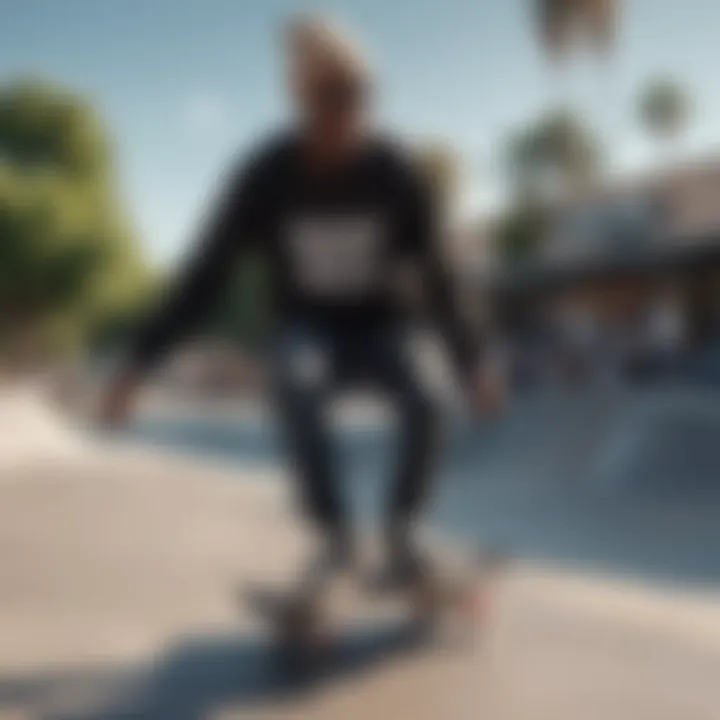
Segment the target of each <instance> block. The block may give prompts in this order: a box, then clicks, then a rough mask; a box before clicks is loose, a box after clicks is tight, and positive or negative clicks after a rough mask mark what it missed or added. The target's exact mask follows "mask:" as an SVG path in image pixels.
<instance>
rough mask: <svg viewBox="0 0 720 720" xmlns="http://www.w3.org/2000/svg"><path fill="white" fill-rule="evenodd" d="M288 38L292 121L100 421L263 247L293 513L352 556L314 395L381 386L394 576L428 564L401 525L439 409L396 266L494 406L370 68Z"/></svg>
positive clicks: (316, 31) (325, 43)
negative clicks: (380, 109)
mask: <svg viewBox="0 0 720 720" xmlns="http://www.w3.org/2000/svg"><path fill="white" fill-rule="evenodd" d="M286 47H287V55H288V59H289V69H290V72H289V76H290V83H289V85H290V88H291V91H292V98H293V100H294V105H295V108H296V110H297V117H296V120H295V122H294V124H293V125H292V127H291V128H290V129H288V130H285V131H283V132H281V133H279V134H278V135H276V136H273V137H272V138H271V139H270V140H269V141H268V142H266V143H265V144H264V145H263V146H262V147H261V148H260V149H259V150H257V151H256V152H255V154H254V155H253V157H252V158H250V160H248V161H246V162H244V163H241V166H240V168H239V170H236V171H235V172H234V176H233V177H232V178H231V180H230V182H229V187H228V188H227V191H226V192H225V193H224V195H223V198H222V199H221V201H220V203H219V207H218V208H217V209H216V210H215V212H214V213H213V215H212V217H211V222H210V223H209V225H208V226H207V228H206V229H205V232H204V235H203V237H202V239H201V241H200V243H199V249H198V251H197V252H196V253H195V255H194V256H193V257H192V258H191V260H190V261H189V262H188V264H187V267H186V269H185V271H184V272H183V273H181V277H180V279H179V280H178V282H177V283H176V285H175V288H174V290H173V291H172V292H171V293H170V296H169V298H168V300H167V302H166V303H165V304H164V306H163V308H162V309H161V311H160V312H159V313H158V314H157V315H156V316H155V317H153V318H152V319H151V320H150V322H149V323H148V324H147V326H146V327H145V328H144V329H143V330H142V332H140V333H139V336H138V338H137V340H136V342H135V343H134V344H133V346H132V348H131V352H130V353H129V359H128V361H127V362H126V363H125V364H124V367H123V369H122V371H121V372H120V373H119V375H117V376H116V377H115V379H114V380H113V382H112V383H111V385H110V387H109V390H108V391H107V393H106V395H105V400H104V403H103V414H104V417H105V419H106V420H107V421H108V422H111V423H112V422H115V423H117V422H121V421H123V420H124V419H125V418H126V417H127V415H128V412H129V408H130V404H131V401H132V398H133V397H134V395H135V392H136V390H137V388H138V386H139V384H140V382H141V380H142V378H143V376H144V375H145V374H146V373H147V372H148V370H149V369H150V368H151V367H152V366H153V365H154V364H155V363H157V362H158V361H159V359H160V358H161V356H162V355H163V354H164V353H165V352H166V351H167V350H168V349H169V348H170V346H171V345H172V343H173V342H175V341H176V340H177V339H178V338H179V337H180V336H181V335H182V334H183V333H185V332H187V331H188V330H189V329H190V328H191V327H192V326H193V324H195V323H197V322H198V321H199V320H200V319H201V318H202V317H203V316H204V315H205V314H206V313H207V312H208V310H209V308H210V307H211V305H212V303H213V301H214V300H215V299H216V297H217V295H218V293H219V291H220V290H221V288H223V287H224V286H226V284H227V283H228V282H230V281H231V278H232V276H233V272H232V271H233V268H235V267H236V265H237V263H236V260H237V259H238V258H241V257H242V256H243V255H244V254H245V253H247V252H248V251H250V250H258V251H260V252H263V253H264V254H265V256H266V257H267V259H268V262H269V266H270V274H271V281H272V288H273V291H272V297H273V306H274V313H273V315H274V317H275V322H274V324H273V327H274V340H275V342H274V347H275V351H274V352H273V353H272V361H271V363H270V365H271V367H272V382H271V385H272V388H273V390H272V394H273V398H274V400H275V402H276V405H277V408H278V414H279V418H280V422H281V425H282V428H283V430H284V434H285V437H286V438H287V442H288V446H289V450H290V453H291V458H292V461H293V465H294V468H295V470H296V471H297V477H298V487H299V490H300V495H301V499H302V501H303V506H304V508H305V510H306V512H307V514H308V516H309V517H310V518H311V519H312V521H313V522H314V524H315V525H316V526H317V528H318V529H319V530H320V534H321V536H322V537H323V538H324V540H325V542H324V543H323V545H324V547H325V548H326V553H325V554H326V559H328V558H329V565H330V566H331V567H334V568H337V567H345V566H347V565H348V564H349V563H351V562H352V561H353V558H354V554H355V548H354V547H353V539H352V531H351V529H350V523H349V519H348V517H347V508H346V507H345V506H344V504H343V502H342V497H341V493H340V489H339V487H338V483H337V482H336V478H335V475H334V472H333V468H332V466H331V465H332V464H331V459H330V448H329V438H328V432H327V428H326V426H325V420H324V410H325V408H326V406H327V402H328V401H329V399H330V398H331V397H332V396H333V395H334V394H335V393H336V392H337V391H339V390H341V389H343V388H345V387H348V386H350V385H352V384H354V383H358V382H360V383H370V384H373V385H374V386H376V387H378V388H379V389H381V390H383V391H384V392H385V393H387V395H388V397H389V399H390V400H391V401H392V403H393V404H394V406H395V408H396V409H397V414H398V416H399V424H400V427H401V433H400V434H401V440H400V443H401V447H400V448H399V463H398V467H397V475H396V477H395V478H394V481H393V484H392V487H391V492H390V497H389V504H388V515H387V521H386V523H385V525H386V527H385V536H386V540H387V553H386V555H387V560H388V562H387V573H386V577H388V578H392V581H393V582H394V583H395V584H396V585H397V584H403V583H407V582H411V581H413V579H417V578H418V577H420V576H421V574H422V572H423V566H424V564H425V563H424V561H423V559H422V558H421V556H420V552H419V550H418V548H417V547H416V545H417V543H416V542H415V540H414V538H413V534H414V533H413V527H414V524H415V519H416V517H417V515H418V513H419V512H420V511H421V509H422V507H423V501H424V499H425V498H426V496H427V493H428V489H429V485H430V480H431V476H432V471H433V454H434V453H433V447H434V444H435V437H436V430H437V412H436V409H435V407H434V404H433V402H432V400H431V398H430V395H429V394H428V392H427V390H426V389H425V387H424V385H423V383H422V382H421V381H420V379H419V377H418V371H417V370H416V369H415V367H414V365H413V363H412V361H411V357H410V350H409V347H408V342H407V341H408V334H409V330H410V323H409V322H408V317H409V315H408V312H407V307H406V305H403V303H402V301H401V300H400V298H399V297H398V293H397V270H398V268H400V267H401V266H403V265H404V264H407V263H411V264H414V265H415V266H416V267H417V268H419V269H420V270H421V273H420V274H421V276H422V278H423V286H424V287H425V288H426V290H427V296H428V298H429V305H430V307H431V308H432V310H433V314H434V316H435V317H436V318H437V321H438V325H439V328H440V329H441V331H442V332H443V333H444V334H445V336H446V337H447V340H448V344H449V347H450V348H451V351H452V353H451V354H452V356H453V357H454V360H455V364H456V367H457V369H458V373H459V374H460V377H461V378H462V380H463V382H464V383H466V386H467V387H470V388H472V392H473V396H474V397H476V398H477V399H478V400H479V402H480V404H481V405H483V406H484V407H485V408H486V409H487V410H490V411H491V410H493V409H494V408H495V406H497V404H498V399H499V397H500V395H499V393H498V392H497V385H496V384H494V383H493V382H491V381H490V380H489V378H488V375H487V374H486V373H482V372H477V371H476V368H477V367H479V364H478V358H479V352H480V347H479V343H477V342H476V341H475V340H474V339H473V333H471V332H470V331H469V330H468V328H466V326H465V324H464V323H463V321H462V319H461V316H460V314H459V313H458V312H457V311H456V308H455V303H454V301H453V299H452V293H451V291H450V286H449V283H448V279H447V275H446V273H445V270H444V267H443V262H442V261H441V259H440V251H439V247H438V241H439V237H438V234H439V212H438V210H437V208H436V203H435V201H434V198H433V193H432V191H431V190H430V188H429V187H428V184H427V182H426V179H425V176H424V175H423V173H422V172H421V170H420V169H419V168H418V167H417V163H416V162H414V161H413V160H412V158H411V155H410V154H409V153H407V152H404V151H403V150H402V149H401V147H400V146H399V145H398V144H397V143H396V142H394V141H393V140H392V139H390V138H388V137H387V136H385V135H384V134H383V133H382V132H381V131H380V130H379V129H378V128H377V127H376V126H375V125H374V124H373V123H372V120H371V112H370V111H371V106H372V89H373V88H372V82H371V76H370V72H369V70H368V67H367V63H366V62H365V61H364V59H363V58H362V57H361V55H360V53H359V51H358V50H357V48H356V47H355V46H354V45H352V44H351V43H350V42H349V40H348V39H347V38H345V37H344V36H342V35H341V34H340V33H339V31H338V30H337V29H336V28H335V27H332V26H330V25H329V24H328V23H327V22H324V21H321V20H320V21H319V20H315V19H311V20H307V19H305V20H299V21H294V22H292V23H291V24H290V26H289V28H288V30H287V35H286Z"/></svg>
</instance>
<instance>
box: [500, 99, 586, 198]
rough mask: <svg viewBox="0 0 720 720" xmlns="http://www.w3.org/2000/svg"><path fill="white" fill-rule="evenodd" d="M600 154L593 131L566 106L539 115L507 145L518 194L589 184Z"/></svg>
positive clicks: (550, 192)
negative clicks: (537, 119) (564, 108)
mask: <svg viewBox="0 0 720 720" xmlns="http://www.w3.org/2000/svg"><path fill="white" fill-rule="evenodd" d="M599 157H600V156H599V147H598V142H597V140H596V138H595V137H594V135H593V134H592V133H591V132H590V130H589V129H588V128H586V127H585V125H584V124H583V123H582V122H581V121H580V120H579V119H578V118H577V117H576V116H575V115H574V114H572V113H570V112H568V111H566V110H558V111H555V112H552V113H550V114H548V115H546V116H545V117H542V118H540V120H539V121H537V122H536V123H535V124H533V125H531V126H530V127H529V128H527V129H526V130H524V131H521V132H520V133H518V134H517V135H516V136H515V137H513V138H512V139H511V140H510V143H509V147H508V160H509V165H510V170H511V179H512V184H513V187H514V189H515V193H516V195H525V196H527V195H533V196H535V197H540V198H542V197H547V196H548V195H553V194H557V193H558V192H562V193H569V192H572V191H574V190H577V189H578V188H581V187H584V186H587V184H588V183H589V182H591V181H592V180H593V179H594V178H595V175H596V174H597V171H598V169H599Z"/></svg>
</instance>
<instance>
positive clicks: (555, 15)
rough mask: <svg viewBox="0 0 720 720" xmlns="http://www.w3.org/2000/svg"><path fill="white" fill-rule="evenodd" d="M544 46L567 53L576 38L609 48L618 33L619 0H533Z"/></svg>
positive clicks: (552, 52)
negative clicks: (616, 29) (616, 30)
mask: <svg viewBox="0 0 720 720" xmlns="http://www.w3.org/2000/svg"><path fill="white" fill-rule="evenodd" d="M533 2H534V3H535V11H536V25H537V28H538V32H539V35H540V39H541V41H542V44H543V47H544V48H545V49H546V50H547V51H548V52H549V53H551V54H552V55H553V56H555V57H558V56H561V55H564V54H565V53H566V52H567V51H568V49H569V48H570V46H571V45H572V43H573V41H575V40H576V39H579V40H583V41H585V42H586V43H589V44H591V45H594V46H595V47H597V48H598V49H600V50H603V51H605V50H607V49H608V48H610V46H611V45H612V42H613V40H614V36H615V28H616V24H617V16H618V14H619V10H620V2H619V0H533Z"/></svg>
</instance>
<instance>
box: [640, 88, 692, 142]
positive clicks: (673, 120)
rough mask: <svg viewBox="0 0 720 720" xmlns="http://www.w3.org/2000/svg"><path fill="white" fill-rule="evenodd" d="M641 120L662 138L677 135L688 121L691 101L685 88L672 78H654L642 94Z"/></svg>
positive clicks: (648, 128) (651, 131) (649, 129)
mask: <svg viewBox="0 0 720 720" xmlns="http://www.w3.org/2000/svg"><path fill="white" fill-rule="evenodd" d="M639 105H640V107H639V111H640V112H639V114H640V120H641V122H642V123H643V125H644V126H645V128H646V129H647V130H648V131H649V132H650V133H651V134H653V135H655V136H656V137H658V138H661V139H670V138H672V137H674V136H677V135H678V134H679V133H680V131H681V130H683V128H684V126H685V124H686V123H687V119H688V115H689V101H688V97H687V93H686V92H685V89H684V88H683V87H682V86H681V85H680V84H679V83H677V82H675V81H674V80H672V79H670V78H656V79H654V80H652V81H651V82H650V83H649V84H648V85H647V87H646V88H645V90H644V91H643V92H642V94H641V96H640V103H639Z"/></svg>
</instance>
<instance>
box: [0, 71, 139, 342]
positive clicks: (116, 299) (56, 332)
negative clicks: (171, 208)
mask: <svg viewBox="0 0 720 720" xmlns="http://www.w3.org/2000/svg"><path fill="white" fill-rule="evenodd" d="M149 281H150V279H149V273H148V271H147V268H146V266H145V264H144V262H143V258H142V256H141V253H140V251H139V247H138V245H137V243H136V242H135V239H134V237H133V235H132V233H131V231H130V228H129V225H128V223H127V220H126V218H125V216H124V213H123V212H122V208H121V207H120V205H119V202H118V199H117V192H116V187H115V177H114V168H113V165H112V153H111V152H110V145H109V142H108V139H107V137H106V135H105V131H104V128H103V126H102V123H101V122H100V120H99V118H98V117H97V115H96V114H95V113H94V112H93V110H92V108H91V107H90V106H89V105H88V104H87V103H85V102H84V101H83V100H82V99H81V98H80V97H78V96H77V95H75V94H73V93H71V92H68V91H65V90H63V89H59V88H57V87H54V86H52V85H49V84H44V83H40V82H34V81H25V82H21V83H17V84H13V85H9V86H5V87H0V342H1V343H2V346H3V348H4V351H5V353H6V354H7V353H10V354H12V353H18V352H20V353H23V352H27V353H30V354H32V355H33V356H37V354H38V353H46V352H57V351H60V350H64V349H67V348H68V347H70V346H73V345H74V346H76V347H77V346H78V345H79V344H82V343H83V342H85V341H86V340H87V339H88V337H89V334H90V333H91V332H92V331H93V329H95V328H96V327H97V326H98V324H100V323H102V322H104V321H105V320H106V319H107V318H109V317H112V316H113V315H118V314H123V313H127V312H129V311H130V310H131V309H132V308H133V307H134V306H136V305H137V304H138V303H139V302H141V301H142V299H143V296H144V293H145V291H146V290H147V288H148V287H149Z"/></svg>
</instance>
